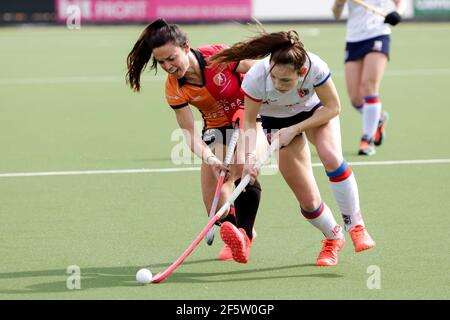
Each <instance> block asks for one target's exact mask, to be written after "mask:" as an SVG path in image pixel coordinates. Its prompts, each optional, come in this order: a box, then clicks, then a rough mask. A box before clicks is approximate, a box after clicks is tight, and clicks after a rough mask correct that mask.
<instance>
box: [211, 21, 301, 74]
mask: <svg viewBox="0 0 450 320" xmlns="http://www.w3.org/2000/svg"><path fill="white" fill-rule="evenodd" d="M268 55H270V61H271V62H272V63H273V65H276V64H291V65H293V66H294V68H295V69H296V70H300V68H301V67H302V66H303V65H304V64H305V62H306V59H307V58H309V57H308V54H307V52H306V50H305V48H304V46H303V43H302V42H301V41H300V37H299V35H298V33H297V32H296V31H295V30H290V31H280V32H272V33H268V32H266V31H259V35H258V36H256V37H253V38H250V39H249V40H247V41H241V42H238V43H236V44H234V45H233V46H231V47H230V48H227V49H224V50H222V51H221V52H219V53H216V54H215V55H213V56H211V57H210V59H209V61H210V62H211V64H213V65H217V64H221V63H229V62H235V61H240V60H245V59H262V58H265V57H267V56H268Z"/></svg>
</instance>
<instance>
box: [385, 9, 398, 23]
mask: <svg viewBox="0 0 450 320" xmlns="http://www.w3.org/2000/svg"><path fill="white" fill-rule="evenodd" d="M401 21H402V17H401V16H400V14H399V13H398V12H397V11H392V12H391V13H389V14H388V15H387V16H386V18H384V23H389V24H390V25H393V26H395V25H396V24H398V23H399V22H401Z"/></svg>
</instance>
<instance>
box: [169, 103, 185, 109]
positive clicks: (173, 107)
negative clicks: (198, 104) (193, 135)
mask: <svg viewBox="0 0 450 320" xmlns="http://www.w3.org/2000/svg"><path fill="white" fill-rule="evenodd" d="M188 105H189V104H188V103H183V104H179V105H177V106H172V105H170V107H171V108H172V109H174V110H176V109H181V108H184V107H187V106H188Z"/></svg>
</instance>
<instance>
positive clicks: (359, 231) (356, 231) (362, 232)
mask: <svg viewBox="0 0 450 320" xmlns="http://www.w3.org/2000/svg"><path fill="white" fill-rule="evenodd" d="M349 233H350V237H351V238H352V241H353V245H354V246H355V252H360V251H363V250H367V249H370V248H373V247H375V245H376V243H375V241H373V239H372V237H371V236H370V235H369V233H368V232H367V231H366V229H365V228H364V227H363V226H362V225H359V224H358V225H357V226H355V227H354V228H352V229H351V230H350V231H349Z"/></svg>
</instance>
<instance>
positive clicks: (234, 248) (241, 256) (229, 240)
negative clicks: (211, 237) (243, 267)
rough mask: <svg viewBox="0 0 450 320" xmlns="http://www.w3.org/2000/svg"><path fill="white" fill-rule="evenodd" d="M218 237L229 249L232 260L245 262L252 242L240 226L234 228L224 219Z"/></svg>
mask: <svg viewBox="0 0 450 320" xmlns="http://www.w3.org/2000/svg"><path fill="white" fill-rule="evenodd" d="M220 237H221V238H222V240H223V242H225V244H226V245H228V246H229V247H230V249H231V254H232V256H233V260H234V261H236V262H239V263H247V262H248V256H249V253H250V247H251V245H252V242H251V241H250V239H249V238H248V236H247V233H246V232H245V230H244V229H242V228H239V229H238V228H236V226H234V225H233V224H232V223H230V222H228V221H226V222H224V223H222V226H221V227H220Z"/></svg>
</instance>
